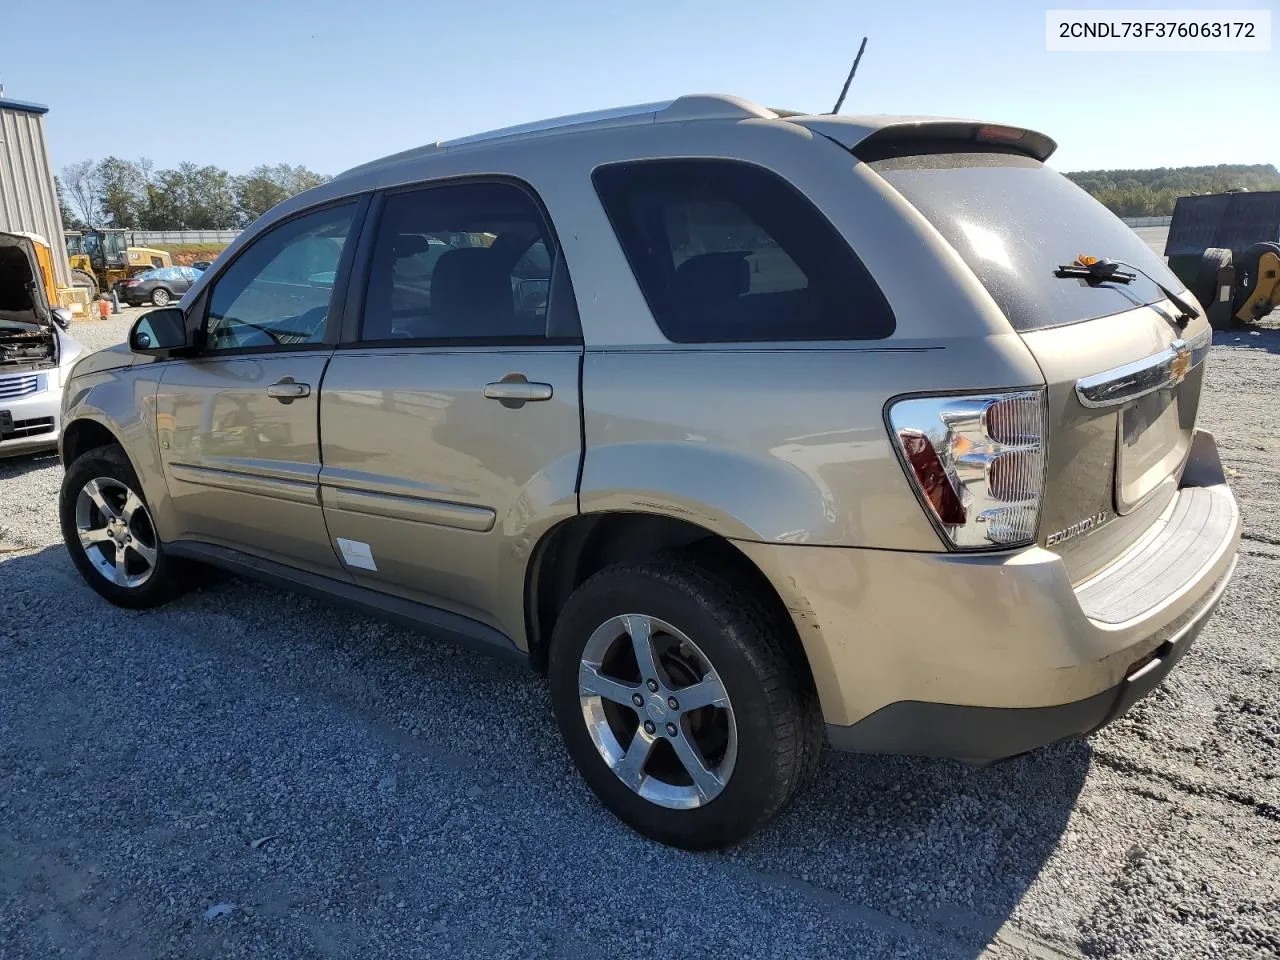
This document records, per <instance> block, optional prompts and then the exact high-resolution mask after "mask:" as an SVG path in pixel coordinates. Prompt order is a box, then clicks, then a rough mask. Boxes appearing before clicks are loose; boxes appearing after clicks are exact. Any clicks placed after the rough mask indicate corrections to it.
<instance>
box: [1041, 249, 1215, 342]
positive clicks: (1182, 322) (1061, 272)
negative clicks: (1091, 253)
mask: <svg viewBox="0 0 1280 960" xmlns="http://www.w3.org/2000/svg"><path fill="white" fill-rule="evenodd" d="M1121 267H1128V268H1129V269H1130V270H1134V271H1137V272H1136V273H1126V272H1125V271H1123V270H1121V269H1120V268H1121ZM1138 274H1142V276H1144V277H1146V278H1147V279H1148V280H1150V281H1151V282H1152V283H1154V284H1155V285H1156V288H1157V289H1158V290H1159V291H1160V292H1161V293H1162V294H1163V295H1164V296H1165V298H1166V299H1167V300H1169V301H1170V302H1171V303H1172V304H1173V305H1174V306H1175V307H1177V309H1178V320H1177V323H1178V329H1179V330H1185V329H1186V328H1187V324H1188V323H1190V322H1191V321H1192V320H1194V319H1195V318H1196V317H1198V316H1199V315H1200V314H1199V312H1198V311H1197V310H1196V308H1195V307H1193V306H1192V305H1191V304H1189V303H1187V301H1185V300H1183V299H1182V298H1181V297H1180V296H1178V295H1177V294H1176V293H1174V292H1173V291H1172V290H1170V289H1169V288H1168V287H1166V286H1165V285H1164V284H1163V283H1161V282H1160V281H1159V280H1157V279H1156V278H1155V277H1153V276H1151V274H1149V273H1147V271H1145V270H1143V269H1142V268H1141V267H1135V266H1134V265H1133V264H1132V263H1126V262H1125V261H1123V260H1109V259H1107V258H1106V257H1084V256H1082V257H1080V258H1078V259H1077V260H1076V261H1075V263H1067V264H1063V265H1062V266H1060V267H1058V269H1057V270H1055V271H1054V272H1053V275H1054V276H1055V277H1079V278H1080V279H1082V280H1087V281H1089V282H1090V283H1133V281H1134V280H1135V279H1137V276H1138Z"/></svg>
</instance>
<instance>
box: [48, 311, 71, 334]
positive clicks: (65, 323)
mask: <svg viewBox="0 0 1280 960" xmlns="http://www.w3.org/2000/svg"><path fill="white" fill-rule="evenodd" d="M49 315H50V316H52V317H53V322H54V323H56V324H57V325H58V326H60V327H61V328H62V329H63V330H66V329H67V328H69V327H70V326H71V311H70V310H68V309H67V308H66V307H54V308H53V309H52V310H50V311H49Z"/></svg>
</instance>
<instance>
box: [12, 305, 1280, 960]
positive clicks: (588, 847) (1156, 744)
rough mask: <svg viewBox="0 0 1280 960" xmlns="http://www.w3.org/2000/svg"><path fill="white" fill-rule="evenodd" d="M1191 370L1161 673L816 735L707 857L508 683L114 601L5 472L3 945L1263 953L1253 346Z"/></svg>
mask: <svg viewBox="0 0 1280 960" xmlns="http://www.w3.org/2000/svg"><path fill="white" fill-rule="evenodd" d="M1276 319H1277V317H1273V318H1272V323H1273V324H1274V323H1275V321H1276ZM126 327H127V318H122V319H117V320H112V321H107V322H101V321H95V322H86V323H82V324H77V326H76V327H75V329H74V330H73V332H74V333H75V334H76V336H78V337H81V338H82V339H83V340H84V341H85V342H86V343H88V344H91V345H94V346H101V345H104V344H105V343H106V342H110V341H111V340H112V339H119V338H120V337H122V335H123V330H124V329H125V328H126ZM1210 365H1211V366H1210V387H1209V394H1208V395H1207V396H1206V398H1205V402H1204V406H1203V408H1202V409H1203V412H1202V417H1201V424H1202V426H1204V427H1206V428H1208V429H1210V430H1212V431H1214V432H1215V433H1216V434H1217V437H1218V440H1219V443H1220V445H1221V447H1222V451H1223V456H1224V461H1225V462H1226V464H1227V466H1228V468H1229V469H1230V471H1231V473H1232V482H1233V485H1234V487H1235V490H1236V492H1237V495H1238V496H1239V498H1240V502H1241V505H1242V508H1243V510H1244V512H1245V520H1246V525H1247V533H1246V537H1247V539H1246V541H1245V543H1244V552H1243V554H1242V556H1241V559H1240V565H1239V568H1238V570H1237V574H1236V579H1235V581H1234V582H1233V583H1232V585H1231V587H1230V588H1229V590H1228V593H1227V595H1226V597H1225V598H1224V600H1223V602H1222V604H1221V606H1220V607H1219V611H1218V613H1217V615H1216V616H1215V617H1214V618H1213V620H1212V621H1211V623H1210V624H1209V626H1208V628H1207V629H1206V630H1205V632H1204V633H1203V635H1202V636H1201V638H1200V640H1199V641H1198V643H1197V645H1196V646H1195V647H1194V648H1193V650H1192V651H1191V653H1189V654H1188V655H1187V656H1186V657H1185V658H1184V659H1183V661H1182V663H1181V665H1180V666H1179V668H1178V669H1177V670H1176V671H1175V672H1174V673H1173V674H1172V676H1171V677H1170V679H1169V680H1168V681H1167V682H1166V683H1165V684H1164V686H1163V687H1162V688H1161V689H1160V690H1158V691H1157V692H1156V694H1154V695H1153V696H1152V697H1151V698H1149V699H1148V700H1146V701H1144V702H1143V703H1142V704H1140V705H1139V706H1138V707H1137V708H1136V709H1135V710H1134V711H1133V712H1132V713H1131V714H1130V716H1129V717H1127V718H1126V719H1125V720H1123V721H1121V722H1120V723H1118V724H1116V725H1114V726H1112V727H1111V728H1108V729H1107V730H1105V731H1103V732H1102V733H1101V734H1099V735H1098V736H1096V737H1094V738H1092V740H1091V741H1090V742H1088V743H1072V744H1065V745H1059V746H1056V747H1053V748H1050V749H1047V750H1044V751H1040V752H1038V753H1036V754H1033V755H1031V756H1028V757H1024V758H1021V759H1018V760H1015V761H1011V762H1009V763H1006V764H1003V765H999V766H996V767H992V768H988V769H985V770H971V769H967V768H965V767H962V766H960V765H957V764H951V763H943V762H929V761H915V760H906V759H885V758H870V757H851V756H844V755H838V754H828V755H827V757H826V758H825V761H824V764H823V769H822V774H821V777H820V779H819V782H818V783H817V784H816V786H815V788H814V789H813V790H812V791H811V792H810V793H809V794H808V795H807V796H806V797H805V798H804V800H803V801H802V802H801V803H800V804H799V805H798V806H797V807H796V808H794V809H793V810H792V811H791V812H789V813H788V814H787V815H786V816H785V817H784V818H782V819H781V820H780V821H779V822H778V823H776V824H775V825H774V826H772V827H771V828H770V829H768V830H766V831H765V832H764V833H763V834H761V835H759V836H758V837H756V838H755V839H753V840H751V841H750V842H748V843H746V844H744V845H743V846H741V847H739V848H737V849H735V850H732V851H730V852H727V853H721V854H706V855H693V854H688V853H681V852H677V851H674V850H669V849H665V848H663V847H660V846H657V845H655V844H652V843H649V842H647V841H645V840H642V839H640V838H639V837H637V836H636V835H634V834H632V833H630V832H629V831H628V830H627V829H626V828H624V827H622V826H621V825H620V824H619V823H617V822H616V821H615V820H614V819H613V818H612V817H611V816H609V815H608V814H607V813H605V812H604V811H603V810H602V809H601V808H600V807H599V806H598V805H597V804H596V802H595V801H594V799H593V798H592V796H591V795H590V794H589V792H588V791H587V789H586V788H585V786H583V785H582V783H581V782H580V781H579V779H578V777H577V776H576V774H575V773H574V771H573V769H572V768H571V766H570V763H569V761H568V758H567V757H566V755H565V753H564V751H563V750H562V749H561V747H560V744H559V742H558V739H557V735H556V732H555V728H554V724H553V721H552V717H551V711H550V704H549V701H548V698H547V695H546V692H545V690H544V688H543V685H542V683H541V682H540V681H539V680H537V679H536V678H534V677H532V676H530V675H527V674H526V673H523V672H521V671H520V670H518V669H515V668H512V667H507V666H503V665H499V664H496V663H493V662H490V661H488V660H485V659H482V658H480V657H478V656H476V655H472V654H468V653H465V652H460V651H457V650H455V649H453V648H450V647H448V646H444V645H437V644H435V643H433V642H432V641H431V640H430V639H427V638H423V637H420V636H417V635H414V634H410V633H406V632H404V631H401V630H399V629H395V628H392V627H389V626H387V625H385V624H383V623H380V622H377V621H373V620H369V619H365V618H361V617H358V616H354V615H352V614H348V613H345V612H341V611H335V610H333V609H330V608H327V607H324V606H322V605H319V604H316V603H313V602H311V601H308V600H305V599H301V598H299V597H296V596H292V595H289V594H282V593H279V592H276V591H274V590H270V589H267V588H265V587H261V586H257V585H255V584H250V583H246V582H243V581H238V580H228V579H223V578H219V577H216V576H214V575H212V574H211V575H210V577H209V583H208V585H207V586H205V587H203V588H202V589H200V590H198V591H196V592H194V593H192V594H190V595H188V596H186V597H185V598H183V599H182V600H180V601H178V602H176V603H174V604H172V605H170V606H168V607H166V608H164V609H162V610H158V611H152V612H148V613H131V612H127V611H123V610H118V609H115V608H112V607H110V606H108V605H107V604H106V603H105V602H104V601H102V600H100V599H99V598H98V597H97V596H96V595H95V594H93V593H92V592H91V591H90V590H89V589H88V587H86V586H84V585H83V584H82V582H81V581H80V579H79V577H78V576H77V575H76V573H75V571H74V570H73V568H72V566H71V563H70V561H69V560H68V559H67V557H66V555H65V553H64V551H63V549H62V547H61V545H60V544H59V541H58V532H57V524H56V513H55V495H56V491H57V486H58V483H59V481H60V477H61V469H60V467H59V466H58V464H57V462H56V460H55V459H50V458H35V459H31V458H28V459H24V460H20V461H9V462H2V461H0V531H2V533H0V551H5V550H7V551H9V552H7V553H0V561H2V562H0V597H2V598H3V608H2V609H3V611H4V613H3V620H0V958H3V960H8V958H18V957H41V958H43V957H49V956H58V955H63V956H77V957H95V958H96V957H130V958H135V957H206V956H208V957H214V956H217V957H241V956H262V957H272V958H287V957H346V956H362V957H363V956H369V957H427V956H453V955H470V956H485V957H489V956H493V957H577V956H586V955H600V956H614V957H632V956H634V957H651V956H653V957H657V956H661V957H664V958H672V957H684V956H700V955H707V956H730V955H741V956H753V957H754V956H778V957H814V956H850V957H881V956H885V957H888V956H896V957H919V958H939V957H949V958H951V957H954V958H973V957H979V956H983V957H989V958H990V957H996V958H1003V960H1010V958H1019V960H1028V958H1033V960H1054V958H1057V960H1061V958H1063V957H1079V956H1088V957H1125V958H1137V957H1206V958H1207V957H1214V958H1219V957H1230V958H1237V957H1243V958H1248V957H1276V956H1277V955H1280V759H1278V756H1280V754H1278V751H1277V746H1278V745H1280V682H1278V681H1280V640H1278V639H1277V634H1278V632H1280V331H1277V330H1275V329H1269V330H1266V331H1263V332H1261V333H1260V334H1259V335H1257V336H1253V335H1251V334H1250V333H1249V332H1247V331H1242V332H1237V333H1230V334H1219V335H1218V336H1217V337H1216V346H1215V347H1214V350H1213V353H1212V356H1211V359H1210ZM14 548H16V549H14ZM263 837H272V838H273V839H271V840H269V841H267V842H265V843H262V844H259V845H256V846H255V845H254V844H253V841H255V840H258V839H260V838H263ZM219 904H234V908H233V909H230V910H229V912H223V913H222V914H221V915H218V916H214V917H212V918H211V919H206V912H207V911H209V910H210V908H213V907H215V906H217V905H219Z"/></svg>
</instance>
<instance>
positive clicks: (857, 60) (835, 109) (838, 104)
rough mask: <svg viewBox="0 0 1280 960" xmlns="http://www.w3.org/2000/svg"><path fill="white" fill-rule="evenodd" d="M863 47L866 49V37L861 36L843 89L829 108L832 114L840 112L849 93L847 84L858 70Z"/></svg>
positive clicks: (851, 81)
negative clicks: (838, 97)
mask: <svg viewBox="0 0 1280 960" xmlns="http://www.w3.org/2000/svg"><path fill="white" fill-rule="evenodd" d="M865 49H867V38H866V37H863V38H862V43H861V44H859V46H858V55H857V56H856V57H854V58H853V67H852V68H851V69H850V70H849V76H848V77H847V78H846V79H845V81H844V89H843V90H841V91H840V99H839V100H837V101H836V105H835V106H834V107H832V108H831V112H832V114H836V113H839V112H840V107H841V106H842V105H843V104H844V98H845V97H846V96H847V95H848V93H849V84H851V83H853V75H854V74H855V73H857V72H858V64H859V63H861V62H862V51H863V50H865Z"/></svg>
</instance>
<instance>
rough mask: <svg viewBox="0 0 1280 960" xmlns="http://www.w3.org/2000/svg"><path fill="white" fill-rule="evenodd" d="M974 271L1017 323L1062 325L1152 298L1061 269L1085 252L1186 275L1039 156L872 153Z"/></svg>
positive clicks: (1157, 272)
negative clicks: (881, 157) (1072, 275)
mask: <svg viewBox="0 0 1280 960" xmlns="http://www.w3.org/2000/svg"><path fill="white" fill-rule="evenodd" d="M870 167H871V169H873V170H875V171H876V173H878V174H879V175H880V176H882V177H884V179H885V180H887V181H888V182H889V183H890V185H892V186H893V187H894V189H896V190H897V191H898V192H899V193H901V194H902V195H903V196H904V197H906V199H907V200H908V201H910V202H911V204H912V205H914V206H915V208H916V209H917V210H919V211H920V212H921V213H922V214H923V215H924V217H925V219H927V220H928V221H929V222H930V223H932V224H933V225H934V226H935V227H936V228H937V229H938V232H939V233H941V234H942V236H943V237H944V238H945V239H946V240H947V242H948V243H950V244H951V246H953V247H954V248H955V250H956V252H957V253H959V254H960V256H961V258H963V260H964V262H965V263H966V264H968V266H969V269H970V270H972V271H973V272H974V274H975V275H976V276H977V278H978V280H979V281H981V283H982V285H983V286H984V287H986V289H987V292H988V293H990V294H991V297H992V299H993V300H995V302H996V304H997V305H999V307H1000V309H1001V310H1002V311H1004V314H1005V316H1007V317H1008V318H1009V322H1010V323H1012V324H1013V327H1014V329H1015V330H1019V331H1027V330H1036V329H1040V328H1043V327H1058V326H1063V325H1065V324H1069V323H1078V322H1080V321H1083V320H1092V319H1095V318H1097V317H1105V316H1110V315H1111V314H1114V313H1121V312H1123V311H1125V310H1131V309H1133V308H1134V307H1138V306H1143V305H1145V304H1149V303H1155V302H1158V301H1160V300H1162V299H1163V295H1162V294H1161V293H1160V291H1159V289H1158V288H1157V287H1156V285H1155V284H1154V283H1152V282H1151V281H1150V280H1148V279H1146V278H1145V277H1143V276H1141V275H1139V276H1138V277H1137V279H1135V280H1134V282H1133V283H1130V284H1128V285H1122V284H1118V283H1104V284H1099V285H1097V286H1090V285H1089V284H1088V283H1087V282H1086V281H1084V280H1080V279H1069V278H1059V277H1055V276H1054V271H1055V270H1056V269H1057V268H1058V267H1059V266H1061V265H1064V264H1069V263H1071V262H1072V261H1073V260H1075V259H1076V257H1078V256H1080V255H1081V254H1087V255H1090V256H1095V257H1107V258H1110V259H1112V260H1124V261H1126V262H1128V263H1131V264H1133V265H1134V266H1136V267H1139V268H1140V269H1142V270H1144V271H1146V272H1147V273H1149V274H1150V275H1151V276H1153V277H1155V278H1156V279H1158V280H1159V281H1160V282H1161V283H1163V284H1164V285H1165V286H1166V287H1169V288H1170V289H1171V290H1181V289H1182V284H1181V283H1180V282H1179V281H1178V279H1177V277H1175V276H1174V275H1173V274H1172V273H1171V272H1170V271H1169V269H1168V267H1166V266H1165V264H1164V262H1163V261H1162V260H1161V259H1160V257H1158V256H1157V255H1156V254H1155V253H1154V252H1153V251H1152V250H1151V248H1150V247H1148V246H1147V245H1146V243H1144V242H1143V240H1142V238H1141V237H1139V236H1138V235H1137V234H1136V233H1134V232H1133V231H1132V230H1131V229H1129V227H1127V226H1125V224H1124V221H1122V220H1120V219H1119V218H1118V217H1116V216H1115V215H1114V214H1112V213H1111V211H1109V210H1108V209H1107V208H1106V207H1104V206H1103V205H1102V204H1100V203H1098V201H1096V200H1094V199H1093V198H1092V197H1091V196H1089V194H1087V193H1086V192H1085V191H1083V190H1081V189H1080V188H1079V187H1077V186H1076V185H1075V184H1074V183H1072V182H1071V181H1070V180H1068V179H1067V178H1066V177H1064V176H1062V175H1061V174H1059V173H1058V172H1057V171H1055V170H1053V169H1051V168H1049V167H1046V166H1045V165H1044V164H1042V163H1040V162H1039V161H1038V160H1033V159H1031V158H1030V157H1024V156H1020V155H1013V154H1003V153H931V154H924V155H921V156H908V157H894V158H890V159H886V160H875V161H872V162H871V163H870Z"/></svg>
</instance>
